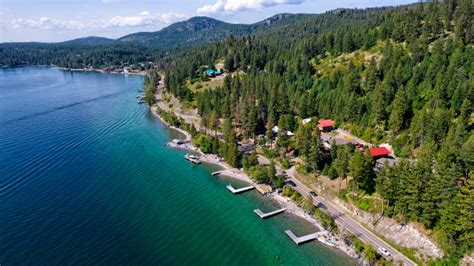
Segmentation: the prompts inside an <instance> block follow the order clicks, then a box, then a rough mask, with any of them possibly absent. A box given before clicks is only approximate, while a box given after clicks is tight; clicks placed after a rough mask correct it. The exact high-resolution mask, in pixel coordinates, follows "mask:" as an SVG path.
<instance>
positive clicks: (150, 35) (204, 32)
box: [55, 13, 317, 48]
mask: <svg viewBox="0 0 474 266" xmlns="http://www.w3.org/2000/svg"><path fill="white" fill-rule="evenodd" d="M306 16H317V14H313V15H302V14H288V13H284V14H277V15H274V16H272V17H269V18H267V19H264V20H262V21H259V22H256V23H253V24H233V23H227V22H224V21H221V20H217V19H214V18H210V17H200V16H198V17H192V18H190V19H188V20H186V21H180V22H176V23H173V24H171V25H169V26H167V27H165V28H163V29H161V30H158V31H154V32H137V33H132V34H128V35H125V36H123V37H120V38H118V39H110V38H105V37H97V36H91V37H83V38H78V39H72V40H69V41H64V42H60V43H55V44H60V45H62V44H64V45H78V46H82V45H89V46H90V45H112V44H117V45H120V44H123V43H133V44H139V45H144V46H148V47H152V48H178V47H183V46H184V47H186V46H194V45H200V44H205V43H211V42H216V41H220V40H223V39H225V38H226V37H227V36H229V35H230V34H232V35H234V36H243V35H247V34H252V33H255V32H257V31H260V30H264V29H267V28H271V27H275V26H277V25H280V24H284V23H286V22H291V21H295V20H298V18H302V17H306Z"/></svg>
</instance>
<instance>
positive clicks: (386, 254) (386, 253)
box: [377, 247, 390, 257]
mask: <svg viewBox="0 0 474 266" xmlns="http://www.w3.org/2000/svg"><path fill="white" fill-rule="evenodd" d="M377 252H378V253H379V254H380V255H383V256H385V257H388V256H390V252H388V250H387V249H385V248H383V247H379V248H378V249H377Z"/></svg>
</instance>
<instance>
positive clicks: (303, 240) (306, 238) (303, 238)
mask: <svg viewBox="0 0 474 266" xmlns="http://www.w3.org/2000/svg"><path fill="white" fill-rule="evenodd" d="M285 233H286V234H287V235H288V236H289V237H290V238H291V240H293V242H295V244H296V245H301V244H304V243H306V242H309V241H312V240H315V239H316V238H318V237H319V236H320V235H322V234H323V232H317V233H313V234H309V235H305V236H301V237H297V236H296V235H295V234H293V232H292V231H291V230H286V231H285Z"/></svg>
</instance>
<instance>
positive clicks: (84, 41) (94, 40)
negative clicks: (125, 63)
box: [61, 36, 116, 45]
mask: <svg viewBox="0 0 474 266" xmlns="http://www.w3.org/2000/svg"><path fill="white" fill-rule="evenodd" d="M115 41H116V40H114V39H110V38H105V37H98V36H90V37H83V38H77V39H73V40H69V41H65V42H61V44H74V45H108V44H113V43H114V42H115Z"/></svg>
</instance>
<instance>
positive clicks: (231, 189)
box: [227, 184, 255, 194]
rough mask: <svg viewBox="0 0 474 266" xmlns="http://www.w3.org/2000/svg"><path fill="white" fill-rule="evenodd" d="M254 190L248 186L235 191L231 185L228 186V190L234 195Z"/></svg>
mask: <svg viewBox="0 0 474 266" xmlns="http://www.w3.org/2000/svg"><path fill="white" fill-rule="evenodd" d="M254 188H255V187H254V186H248V187H243V188H239V189H235V188H234V187H233V186H232V185H231V184H229V185H227V189H228V190H229V191H230V192H232V194H239V193H243V192H246V191H249V190H252V189H254Z"/></svg>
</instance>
